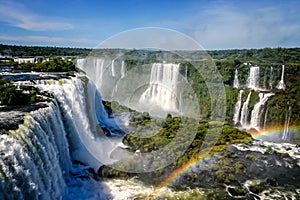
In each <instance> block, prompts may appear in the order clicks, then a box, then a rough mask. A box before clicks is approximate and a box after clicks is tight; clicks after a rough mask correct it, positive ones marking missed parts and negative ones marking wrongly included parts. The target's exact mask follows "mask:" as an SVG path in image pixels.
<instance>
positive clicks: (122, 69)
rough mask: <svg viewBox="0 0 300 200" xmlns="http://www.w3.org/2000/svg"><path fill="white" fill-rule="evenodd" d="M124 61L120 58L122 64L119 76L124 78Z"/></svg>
mask: <svg viewBox="0 0 300 200" xmlns="http://www.w3.org/2000/svg"><path fill="white" fill-rule="evenodd" d="M125 70H126V68H125V62H124V60H122V64H121V78H125Z"/></svg>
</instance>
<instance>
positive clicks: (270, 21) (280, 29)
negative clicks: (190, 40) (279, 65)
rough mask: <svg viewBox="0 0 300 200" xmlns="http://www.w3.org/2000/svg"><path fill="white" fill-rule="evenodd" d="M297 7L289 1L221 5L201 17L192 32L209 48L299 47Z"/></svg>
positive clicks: (299, 19)
mask: <svg viewBox="0 0 300 200" xmlns="http://www.w3.org/2000/svg"><path fill="white" fill-rule="evenodd" d="M297 8H298V7H297V6H295V5H292V4H289V5H284V6H282V5H274V6H270V7H263V8H257V9H253V10H250V9H248V10H241V9H237V8H236V7H234V6H228V5H225V4H222V5H218V6H215V7H211V8H209V9H207V10H206V11H204V12H203V13H202V14H201V15H199V16H198V21H199V23H198V25H197V26H196V28H195V31H194V33H193V34H194V36H195V38H196V39H197V40H198V41H199V43H200V44H201V45H203V46H204V47H206V48H209V49H224V48H262V47H278V46H299V45H300V36H299V32H300V24H299V21H300V15H299V14H297V12H295V9H297ZM291 13H292V14H291Z"/></svg>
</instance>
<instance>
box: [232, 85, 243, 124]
mask: <svg viewBox="0 0 300 200" xmlns="http://www.w3.org/2000/svg"><path fill="white" fill-rule="evenodd" d="M243 93H244V90H240V92H239V96H238V100H237V102H236V104H235V106H234V115H233V122H234V124H235V125H236V124H237V123H238V122H239V120H240V114H241V107H242V96H243Z"/></svg>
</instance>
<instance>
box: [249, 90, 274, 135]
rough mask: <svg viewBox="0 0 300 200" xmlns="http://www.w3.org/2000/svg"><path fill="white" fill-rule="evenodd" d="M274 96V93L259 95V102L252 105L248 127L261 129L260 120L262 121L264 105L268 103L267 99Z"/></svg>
mask: <svg viewBox="0 0 300 200" xmlns="http://www.w3.org/2000/svg"><path fill="white" fill-rule="evenodd" d="M272 95H274V93H266V94H264V93H259V101H258V102H257V103H256V104H255V105H254V108H253V110H252V112H251V120H250V127H251V128H255V129H257V130H259V129H260V128H261V125H262V124H261V123H262V120H263V119H264V114H266V112H265V110H264V105H265V103H266V102H267V101H268V99H269V97H270V96H272Z"/></svg>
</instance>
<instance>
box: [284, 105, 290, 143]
mask: <svg viewBox="0 0 300 200" xmlns="http://www.w3.org/2000/svg"><path fill="white" fill-rule="evenodd" d="M287 106H288V107H287V109H286V111H285V112H286V113H285V122H284V130H283V134H282V139H283V140H288V139H289V126H290V121H291V114H292V107H291V105H290V103H289V102H288V103H287Z"/></svg>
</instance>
